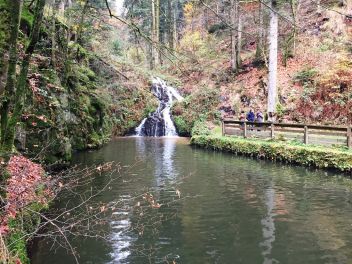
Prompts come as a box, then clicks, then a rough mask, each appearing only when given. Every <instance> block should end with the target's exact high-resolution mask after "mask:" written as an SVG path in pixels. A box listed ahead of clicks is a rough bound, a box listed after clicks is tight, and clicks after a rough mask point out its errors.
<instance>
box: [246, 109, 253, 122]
mask: <svg viewBox="0 0 352 264" xmlns="http://www.w3.org/2000/svg"><path fill="white" fill-rule="evenodd" d="M254 120H255V115H254V112H253V110H252V109H251V110H249V112H248V114H247V121H249V122H254Z"/></svg>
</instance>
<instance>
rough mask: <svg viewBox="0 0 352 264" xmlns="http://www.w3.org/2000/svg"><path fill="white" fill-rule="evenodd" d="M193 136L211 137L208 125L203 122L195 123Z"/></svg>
mask: <svg viewBox="0 0 352 264" xmlns="http://www.w3.org/2000/svg"><path fill="white" fill-rule="evenodd" d="M191 134H192V136H198V135H205V136H207V135H210V134H211V131H210V129H209V127H208V126H207V124H206V123H205V122H203V121H196V122H195V123H194V126H193V128H192V133H191Z"/></svg>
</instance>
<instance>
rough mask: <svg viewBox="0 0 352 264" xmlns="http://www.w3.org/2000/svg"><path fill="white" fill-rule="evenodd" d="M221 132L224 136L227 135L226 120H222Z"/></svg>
mask: <svg viewBox="0 0 352 264" xmlns="http://www.w3.org/2000/svg"><path fill="white" fill-rule="evenodd" d="M221 134H222V136H225V123H224V120H222V123H221Z"/></svg>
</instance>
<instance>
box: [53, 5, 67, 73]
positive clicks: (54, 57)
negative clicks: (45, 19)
mask: <svg viewBox="0 0 352 264" xmlns="http://www.w3.org/2000/svg"><path fill="white" fill-rule="evenodd" d="M62 3H64V8H65V2H64V1H63V0H62V1H61V2H60V5H61V4H62ZM60 8H61V6H60ZM60 8H59V9H60ZM59 12H61V10H60V11H59ZM64 12H65V11H64ZM60 15H61V13H60ZM55 52H56V16H55V0H53V3H52V16H51V65H52V66H53V68H55V67H56V56H55Z"/></svg>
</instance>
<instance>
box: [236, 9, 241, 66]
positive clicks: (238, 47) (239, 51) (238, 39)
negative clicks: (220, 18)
mask: <svg viewBox="0 0 352 264" xmlns="http://www.w3.org/2000/svg"><path fill="white" fill-rule="evenodd" d="M237 18H238V20H237V50H236V52H237V54H236V67H237V71H238V70H239V69H240V67H241V64H242V60H241V51H242V16H241V13H240V12H239V8H237Z"/></svg>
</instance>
